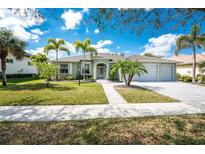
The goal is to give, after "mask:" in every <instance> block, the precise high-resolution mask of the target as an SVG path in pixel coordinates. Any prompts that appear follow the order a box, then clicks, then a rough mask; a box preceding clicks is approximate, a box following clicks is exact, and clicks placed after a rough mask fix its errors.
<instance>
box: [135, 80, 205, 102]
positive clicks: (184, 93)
mask: <svg viewBox="0 0 205 154" xmlns="http://www.w3.org/2000/svg"><path fill="white" fill-rule="evenodd" d="M132 84H133V85H138V86H141V87H144V88H147V89H150V90H153V91H156V92H158V93H160V94H163V95H166V96H170V97H172V98H175V99H178V100H180V101H189V102H201V101H202V102H203V101H204V102H205V87H203V86H198V85H193V84H191V83H183V82H132Z"/></svg>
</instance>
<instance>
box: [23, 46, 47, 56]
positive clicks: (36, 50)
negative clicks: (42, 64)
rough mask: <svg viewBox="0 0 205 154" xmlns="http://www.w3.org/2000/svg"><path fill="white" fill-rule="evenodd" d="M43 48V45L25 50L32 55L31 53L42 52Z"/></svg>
mask: <svg viewBox="0 0 205 154" xmlns="http://www.w3.org/2000/svg"><path fill="white" fill-rule="evenodd" d="M43 49H44V47H41V48H36V49H30V50H26V52H28V53H30V54H32V55H33V54H37V53H41V54H44V52H43Z"/></svg>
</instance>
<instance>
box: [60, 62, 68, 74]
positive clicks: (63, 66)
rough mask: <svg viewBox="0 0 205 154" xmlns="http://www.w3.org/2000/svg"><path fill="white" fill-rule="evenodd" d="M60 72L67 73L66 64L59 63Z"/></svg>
mask: <svg viewBox="0 0 205 154" xmlns="http://www.w3.org/2000/svg"><path fill="white" fill-rule="evenodd" d="M60 73H68V64H61V65H60Z"/></svg>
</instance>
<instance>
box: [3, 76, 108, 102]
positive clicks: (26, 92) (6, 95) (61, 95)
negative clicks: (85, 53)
mask: <svg viewBox="0 0 205 154" xmlns="http://www.w3.org/2000/svg"><path fill="white" fill-rule="evenodd" d="M107 102H108V101H107V98H106V96H105V93H104V91H103V88H102V86H101V85H100V84H97V83H81V86H78V83H77V82H74V81H73V82H52V83H50V88H46V86H45V83H44V82H43V80H40V79H35V78H26V79H14V80H9V84H8V86H7V87H6V88H4V87H2V86H0V105H60V104H61V105H71V104H80V105H82V104H105V103H107Z"/></svg>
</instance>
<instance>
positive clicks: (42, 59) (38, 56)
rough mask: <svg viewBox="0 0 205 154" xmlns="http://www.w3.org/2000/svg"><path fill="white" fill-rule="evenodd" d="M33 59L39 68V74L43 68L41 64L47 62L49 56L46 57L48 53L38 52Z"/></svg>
mask: <svg viewBox="0 0 205 154" xmlns="http://www.w3.org/2000/svg"><path fill="white" fill-rule="evenodd" d="M31 61H32V63H33V65H34V66H35V67H36V68H37V70H38V75H39V74H40V68H41V67H40V64H41V63H45V62H47V61H48V58H47V57H46V55H43V54H41V53H38V54H36V55H32V56H31Z"/></svg>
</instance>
